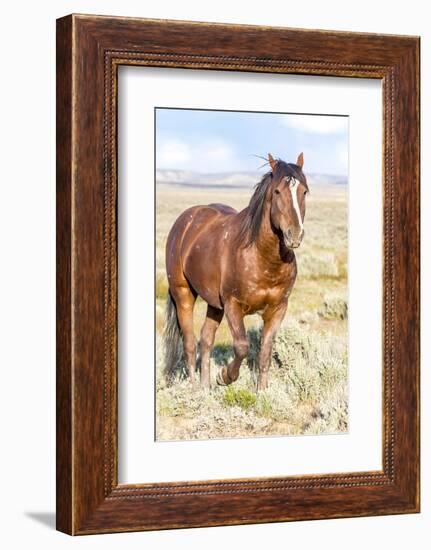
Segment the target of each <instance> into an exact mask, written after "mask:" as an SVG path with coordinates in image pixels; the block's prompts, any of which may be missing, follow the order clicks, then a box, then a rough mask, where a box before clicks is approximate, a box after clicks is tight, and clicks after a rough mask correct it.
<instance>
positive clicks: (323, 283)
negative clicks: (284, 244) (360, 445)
mask: <svg viewBox="0 0 431 550" xmlns="http://www.w3.org/2000/svg"><path fill="white" fill-rule="evenodd" d="M221 193H222V194H223V198H222V199H221V196H220V194H221ZM249 197H250V191H246V190H237V189H236V190H226V189H223V190H221V191H220V190H219V191H217V190H215V189H204V188H202V189H196V188H195V189H190V190H189V189H186V188H178V187H168V186H159V187H158V190H157V235H156V239H157V251H156V296H157V309H156V326H157V353H156V356H157V400H156V401H157V422H156V424H157V439H160V440H179V439H207V438H225V437H248V436H257V435H259V436H262V435H293V434H294V435H298V434H319V433H335V432H343V431H346V429H347V420H348V414H347V377H348V368H347V192H346V189H345V188H344V187H319V188H316V189H312V194H311V196H310V198H309V201H308V203H307V217H306V222H305V229H306V236H305V240H304V243H303V245H301V247H300V249H299V250H298V252H297V260H298V268H299V269H298V272H299V273H298V279H297V282H296V284H295V287H294V290H293V292H292V295H291V297H290V301H289V309H288V313H287V315H286V319H285V321H284V323H283V326H282V328H281V329H280V331H279V333H278V335H277V338H276V340H275V343H274V350H273V360H272V366H271V369H270V385H269V388H268V389H267V390H266V391H264V392H261V393H259V394H256V392H255V385H256V373H255V370H254V368H253V365H254V364H255V361H256V357H257V354H258V350H259V331H260V318H259V317H258V316H251V317H247V318H246V326H247V329H248V335H249V340H250V347H251V351H250V357H249V365H250V368H248V367H247V365H246V363H245V362H244V363H243V366H242V368H241V375H240V378H239V380H238V381H237V382H236V383H235V384H233V385H232V386H229V387H227V388H220V387H218V386H217V385H216V384H215V383H213V386H212V389H211V391H210V392H205V391H202V390H200V389H193V388H191V387H190V384H189V383H188V381H187V380H186V379H181V376H179V379H178V381H177V382H176V383H175V384H174V385H172V386H167V384H166V381H165V379H164V377H163V374H162V372H163V368H162V367H163V365H162V362H163V338H162V330H163V323H164V303H165V299H166V293H167V289H168V287H167V282H166V275H165V268H164V246H165V242H166V236H167V233H168V231H169V229H170V227H171V225H172V223H173V221H174V220H175V218H176V217H177V216H178V215H179V214H180V213H181V212H182V211H183V210H184V209H185V208H187V207H188V206H191V205H192V204H208V203H211V202H225V203H226V204H229V205H232V206H234V207H235V208H237V209H241V208H243V207H244V206H246V204H247V202H248V200H249ZM205 311H206V305H205V304H204V303H203V302H202V300H198V301H197V304H196V308H195V334H196V337H197V338H198V335H199V331H200V328H201V326H202V323H203V320H204V318H205ZM231 344H232V340H231V336H230V332H229V329H228V327H227V323H226V321H225V320H224V321H223V323H222V324H221V326H220V328H219V330H218V332H217V336H216V343H215V347H214V350H213V354H212V358H211V367H212V377H215V375H216V372H217V370H218V368H219V367H220V365H223V364H226V363H227V362H228V361H229V360H230V359H231V357H232V346H231Z"/></svg>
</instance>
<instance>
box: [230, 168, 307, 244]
mask: <svg viewBox="0 0 431 550" xmlns="http://www.w3.org/2000/svg"><path fill="white" fill-rule="evenodd" d="M282 176H288V177H291V178H296V179H298V180H299V181H301V182H302V183H304V185H306V186H307V183H306V180H305V177H304V174H303V173H302V170H301V168H300V167H299V166H297V165H296V164H288V163H287V162H284V161H282V160H279V159H278V160H277V167H276V170H275V173H274V174H273V173H272V172H267V173H266V174H264V175H263V177H262V179H261V180H260V181H259V182H258V183H257V184H256V185H255V187H254V193H253V195H252V197H251V199H250V202H249V204H248V207H247V208H246V209H245V217H244V220H243V221H242V225H241V228H240V231H239V234H238V239H239V242H240V243H242V244H243V245H244V246H250V245H251V244H253V243H254V242H255V241H256V239H257V236H258V234H259V229H260V226H261V224H262V218H263V207H264V205H265V198H266V193H267V191H268V189H269V187H270V186H271V183H272V182H273V178H276V179H279V178H280V177H282ZM307 189H308V187H307Z"/></svg>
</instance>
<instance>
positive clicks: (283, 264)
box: [165, 153, 308, 390]
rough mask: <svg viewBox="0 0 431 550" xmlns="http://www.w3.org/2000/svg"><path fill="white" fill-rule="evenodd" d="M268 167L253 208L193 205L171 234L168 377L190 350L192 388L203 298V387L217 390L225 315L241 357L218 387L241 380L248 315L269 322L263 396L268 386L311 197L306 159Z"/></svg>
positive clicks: (262, 363)
mask: <svg viewBox="0 0 431 550" xmlns="http://www.w3.org/2000/svg"><path fill="white" fill-rule="evenodd" d="M268 162H269V166H270V171H269V172H268V173H267V174H265V175H264V176H263V178H262V180H261V181H260V182H259V183H258V184H257V185H256V187H255V191H254V194H253V196H252V197H251V200H250V203H249V205H248V207H247V208H245V209H244V210H242V211H241V212H237V211H236V210H234V209H233V208H231V207H230V206H226V205H224V204H210V205H208V206H193V207H191V208H188V209H187V210H185V211H184V212H183V213H182V214H181V215H180V216H179V218H178V219H177V220H176V221H175V223H174V225H173V227H172V229H171V230H170V232H169V235H168V239H167V244H166V271H167V276H168V283H169V294H168V303H167V314H166V315H167V317H166V328H165V346H166V357H165V369H166V374H167V375H172V374H173V372H174V371H175V368H176V366H177V365H178V361H179V360H180V359H181V356H182V354H183V351H184V356H185V359H186V363H187V368H188V374H189V377H190V381H191V382H194V381H195V368H196V342H195V337H194V332H193V308H194V304H195V301H196V298H197V296H198V295H199V296H201V297H202V298H203V299H204V300H205V302H206V303H207V304H208V308H207V314H206V319H205V322H204V325H203V327H202V331H201V338H200V353H201V373H200V381H201V385H202V386H203V387H206V388H209V387H210V354H211V348H212V346H213V343H214V338H215V333H216V331H217V328H218V326H219V325H220V322H221V320H222V318H223V315H224V314H226V317H227V321H228V323H229V328H230V331H231V333H232V337H233V350H234V358H233V360H232V362H231V363H230V364H229V365H227V366H224V367H222V368H221V369H220V370H219V372H218V374H217V382H218V383H219V384H221V385H227V384H231V383H232V382H235V380H237V378H238V376H239V370H240V366H241V363H242V361H243V359H245V358H246V357H247V354H248V341H247V335H246V330H245V327H244V316H245V315H250V314H253V313H259V314H260V315H261V316H262V319H263V330H262V340H261V351H260V356H259V374H258V382H257V389H258V390H263V389H265V388H266V387H267V385H268V370H269V365H270V362H271V351H272V342H273V338H274V335H275V333H276V331H277V330H278V328H279V326H280V324H281V322H282V320H283V318H284V315H285V313H286V309H287V302H288V299H289V295H290V293H291V291H292V288H293V285H294V283H295V279H296V273H297V268H296V260H295V253H294V249H295V248H297V247H298V246H299V245H300V244H301V241H302V238H303V236H304V227H303V223H304V216H305V195H306V193H307V191H308V186H307V180H306V178H305V176H304V174H303V171H302V167H303V164H304V158H303V154H302V153H301V154H300V155H299V156H298V159H297V161H296V164H289V163H286V162H284V161H282V160H280V159H278V160H275V159H274V158H273V157H272V156H271V155H268ZM181 340H182V341H181ZM182 348H183V349H182Z"/></svg>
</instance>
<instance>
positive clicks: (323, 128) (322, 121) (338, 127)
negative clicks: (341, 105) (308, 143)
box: [281, 115, 348, 134]
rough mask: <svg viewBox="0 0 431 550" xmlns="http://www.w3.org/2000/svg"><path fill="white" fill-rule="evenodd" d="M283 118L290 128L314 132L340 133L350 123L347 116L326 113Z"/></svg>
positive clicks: (283, 121)
mask: <svg viewBox="0 0 431 550" xmlns="http://www.w3.org/2000/svg"><path fill="white" fill-rule="evenodd" d="M281 120H282V123H283V124H285V125H286V126H289V127H290V128H294V129H295V130H300V131H302V132H309V133H313V134H340V133H342V132H345V131H346V130H347V124H348V118H347V117H340V116H325V115H288V116H284V117H283V118H282V119H281Z"/></svg>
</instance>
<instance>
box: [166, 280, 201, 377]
mask: <svg viewBox="0 0 431 550" xmlns="http://www.w3.org/2000/svg"><path fill="white" fill-rule="evenodd" d="M170 292H171V294H172V296H173V298H174V300H175V305H176V308H177V318H178V323H179V325H180V328H181V333H182V336H183V346H184V355H185V358H186V363H187V369H188V373H189V378H190V382H192V383H194V381H195V370H196V341H195V335H194V332H193V308H194V305H195V301H196V295H195V294H194V293H193V292H192V290H191V289H190V287H185V286H176V287H173V288H171V289H170Z"/></svg>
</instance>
